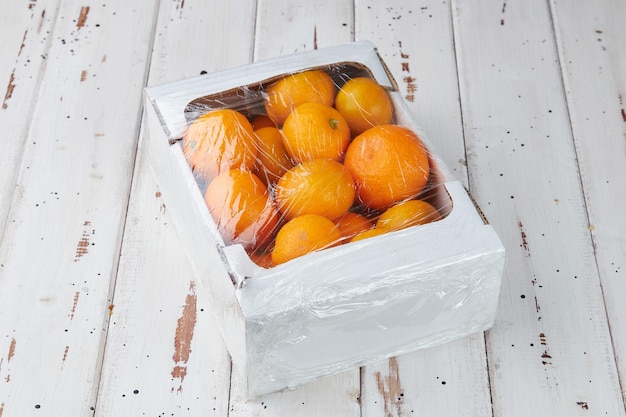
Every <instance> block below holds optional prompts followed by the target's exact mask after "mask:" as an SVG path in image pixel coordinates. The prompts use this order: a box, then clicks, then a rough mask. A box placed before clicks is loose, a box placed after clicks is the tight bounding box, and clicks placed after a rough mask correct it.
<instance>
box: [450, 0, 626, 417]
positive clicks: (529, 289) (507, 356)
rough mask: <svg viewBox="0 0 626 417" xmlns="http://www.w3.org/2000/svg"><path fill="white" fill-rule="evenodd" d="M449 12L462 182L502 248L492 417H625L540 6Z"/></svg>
mask: <svg viewBox="0 0 626 417" xmlns="http://www.w3.org/2000/svg"><path fill="white" fill-rule="evenodd" d="M453 12H454V21H455V39H456V48H457V57H458V61H459V79H460V88H461V100H462V108H463V123H464V129H465V143H466V149H467V163H468V171H469V178H470V185H471V189H472V191H473V193H474V195H475V197H476V199H477V201H478V203H479V204H480V205H481V207H483V209H484V211H485V213H486V215H487V217H488V218H489V219H490V221H491V223H492V224H493V226H494V228H496V230H497V231H498V232H499V234H500V236H501V238H502V239H503V241H504V244H505V246H506V247H507V249H508V252H507V259H508V262H507V268H506V272H505V276H504V281H503V288H502V297H501V307H500V309H499V311H498V316H497V318H496V323H495V325H494V328H493V329H492V330H491V331H489V332H488V333H487V354H488V363H489V374H490V384H491V392H492V402H493V410H494V415H496V416H500V415H501V416H508V415H532V416H555V415H568V416H584V415H588V414H589V413H592V414H593V415H611V416H621V415H624V405H623V402H622V395H621V391H620V387H619V384H618V374H617V369H616V363H615V357H614V354H613V350H612V346H611V337H610V329H609V326H608V322H607V316H606V311H605V308H604V302H603V294H602V288H601V286H600V280H599V277H598V271H597V264H596V259H595V257H594V250H593V245H592V241H591V235H590V232H589V223H588V217H587V212H586V209H585V201H584V195H583V190H582V188H581V180H580V175H579V170H578V165H577V158H576V149H575V145H574V140H573V137H572V127H571V125H570V118H569V112H568V107H567V102H566V99H565V91H564V84H563V80H562V77H561V67H560V62H559V56H558V53H557V47H556V42H555V36H554V31H553V24H552V20H551V12H550V9H549V3H547V2H544V1H529V2H524V4H523V5H522V4H518V3H508V2H505V3H500V4H496V3H495V2H479V3H472V5H471V6H470V5H469V3H467V2H462V1H455V2H454V7H453ZM530 19H532V25H530V24H529V23H530ZM479 20H480V21H481V22H482V23H481V25H479V26H478V27H477V26H476V24H475V22H477V21H479ZM487 39H489V40H494V39H498V42H490V43H489V47H488V48H487V47H485V40H487ZM513 51H514V53H513ZM570 88H572V89H574V88H575V86H571V87H570ZM598 128H600V127H598Z"/></svg>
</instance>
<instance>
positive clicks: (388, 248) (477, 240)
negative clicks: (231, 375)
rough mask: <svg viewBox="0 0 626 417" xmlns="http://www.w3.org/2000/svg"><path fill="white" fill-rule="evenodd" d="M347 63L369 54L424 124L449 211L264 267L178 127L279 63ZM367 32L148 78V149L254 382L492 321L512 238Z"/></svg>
mask: <svg viewBox="0 0 626 417" xmlns="http://www.w3.org/2000/svg"><path fill="white" fill-rule="evenodd" d="M337 63H344V64H345V63H351V64H355V65H358V66H360V67H364V68H365V69H367V70H368V72H369V73H370V74H371V75H372V76H373V77H374V78H376V80H377V81H378V82H379V83H380V84H381V85H383V86H385V87H386V88H388V89H389V90H390V96H391V97H392V100H393V103H394V111H395V115H396V119H397V120H396V121H397V123H399V124H402V125H406V126H408V127H410V128H411V129H413V130H414V131H416V132H418V134H419V135H420V138H422V140H423V141H424V143H425V144H426V146H427V148H428V149H429V152H430V153H431V157H432V160H433V162H434V165H435V169H434V175H436V176H437V177H438V179H439V180H440V181H441V182H442V184H443V187H445V189H444V188H442V193H441V197H440V198H442V199H448V201H449V202H450V201H451V203H450V204H447V207H448V212H447V213H445V214H446V215H445V217H444V218H443V219H442V220H440V221H437V222H435V223H431V224H427V225H422V226H418V227H413V228H409V229H405V230H403V231H398V232H394V233H389V234H386V235H382V236H378V237H375V238H370V239H367V240H364V241H360V242H354V243H350V244H346V245H342V246H338V247H334V248H331V249H326V250H324V251H320V252H315V253H311V254H308V255H306V256H303V257H300V258H297V259H294V260H292V261H290V262H288V263H285V264H282V265H279V266H275V267H273V268H270V269H264V268H261V267H259V266H257V265H255V264H254V263H253V262H252V261H251V260H250V259H249V258H248V256H247V255H246V253H245V251H244V249H243V248H242V247H241V246H239V245H231V246H225V245H224V242H223V240H222V238H221V237H220V236H219V233H217V228H216V226H215V223H214V222H213V220H212V218H211V216H210V214H209V212H208V209H207V208H206V205H205V203H204V200H203V198H202V194H201V192H200V189H199V188H198V185H197V183H196V180H195V178H194V176H193V174H192V173H191V170H190V169H189V167H188V165H187V162H186V160H185V158H184V156H183V153H182V150H181V147H180V145H179V144H178V143H177V142H176V140H175V139H177V138H179V137H180V135H181V134H182V132H183V131H184V129H185V127H186V125H187V123H188V122H187V119H186V118H185V109H186V108H187V107H188V105H189V103H191V102H192V101H194V100H196V99H199V98H202V97H205V96H208V95H212V94H216V93H219V92H222V91H227V90H230V89H233V88H237V87H240V86H246V85H252V84H258V83H261V82H263V81H266V80H268V79H271V78H273V77H276V76H280V75H281V74H285V73H291V72H295V71H298V70H303V69H307V68H319V67H324V66H328V65H334V64H337ZM396 90H397V88H396V84H395V82H394V80H393V79H392V77H391V76H390V75H389V73H388V71H387V70H386V67H385V65H384V63H383V62H382V61H381V59H380V57H379V56H378V54H377V53H376V50H375V48H374V47H373V45H372V44H370V43H368V42H358V43H351V44H346V45H341V46H338V47H332V48H326V49H321V50H315V51H310V52H304V53H299V54H295V55H292V56H287V57H281V58H277V59H274V60H268V61H263V62H258V63H255V64H251V65H248V66H244V67H239V68H236V69H233V70H229V71H224V72H219V73H214V74H209V75H206V76H201V77H196V78H191V79H188V80H182V81H179V82H175V83H170V84H166V85H160V86H155V87H150V88H148V89H146V114H147V126H148V137H147V138H146V149H147V151H148V154H149V159H150V163H151V166H152V169H153V170H154V174H155V176H156V179H157V181H158V183H159V186H160V189H161V190H162V198H163V200H164V202H165V204H166V205H167V207H168V208H169V210H170V213H172V217H173V220H174V222H175V224H176V227H177V231H178V233H179V234H180V236H181V242H183V245H184V247H185V250H186V252H187V253H188V255H189V258H190V261H191V264H192V266H193V268H194V270H195V273H196V274H197V276H198V277H199V278H200V281H201V282H202V283H203V286H204V289H205V290H206V292H207V293H208V294H209V296H210V299H211V301H212V307H213V308H212V312H213V314H214V316H215V318H216V321H217V323H218V327H219V328H220V330H221V333H222V336H223V338H224V340H225V343H226V345H227V347H228V349H229V352H230V354H231V356H232V359H233V362H234V364H235V365H236V367H235V369H237V370H238V371H239V372H240V374H241V375H239V377H240V378H242V379H243V381H244V386H245V387H246V389H247V395H248V396H250V397H254V396H258V395H260V394H264V393H268V392H272V391H277V390H281V389H284V388H291V387H295V386H298V385H300V384H302V383H305V382H307V381H311V380H313V379H315V378H318V377H320V376H322V375H328V374H332V373H336V372H339V371H342V370H345V369H349V368H353V367H357V366H361V365H364V364H367V363H371V362H373V361H377V360H380V359H384V358H389V357H392V356H397V355H400V354H403V353H408V352H412V351H415V350H418V349H422V348H427V347H432V346H435V345H438V344H441V343H444V342H447V341H450V340H454V339H458V338H461V337H464V336H466V335H469V334H472V333H475V332H480V331H483V330H486V329H488V328H489V327H490V326H491V325H492V323H493V321H494V319H495V313H496V308H497V304H498V298H499V291H500V280H501V276H502V271H503V267H504V247H503V246H502V244H501V243H500V240H499V239H498V237H497V236H496V235H495V232H494V231H493V229H492V227H491V226H490V225H488V224H487V223H486V221H485V219H484V218H483V217H482V215H481V213H480V212H479V211H478V209H477V208H476V207H475V205H474V204H473V202H472V200H471V198H470V197H469V195H468V194H467V193H466V191H465V189H464V187H463V186H462V185H461V184H460V183H459V182H458V181H456V180H455V179H454V178H452V177H451V175H450V174H449V171H448V169H447V168H446V167H445V165H444V164H443V163H442V161H441V160H439V159H438V158H437V157H436V155H437V153H436V150H435V146H434V144H433V143H431V142H430V141H429V140H428V138H427V137H426V136H425V135H424V134H423V132H421V131H420V129H419V127H418V126H417V124H416V123H415V121H414V120H413V118H412V117H411V115H410V114H409V112H408V111H407V108H406V105H405V103H404V101H403V99H402V97H401V96H400V94H399V93H398V92H397V91H396Z"/></svg>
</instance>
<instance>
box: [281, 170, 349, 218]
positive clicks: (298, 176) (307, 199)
mask: <svg viewBox="0 0 626 417" xmlns="http://www.w3.org/2000/svg"><path fill="white" fill-rule="evenodd" d="M274 200H275V202H276V206H277V207H278V210H279V211H280V212H281V213H282V214H283V215H284V217H285V219H287V220H291V219H293V218H294V217H296V216H300V215H302V214H319V215H321V216H324V217H326V218H328V219H330V220H335V219H337V218H339V217H341V216H342V215H344V214H345V213H346V212H347V211H348V209H349V208H350V206H352V203H353V202H354V181H353V180H352V176H351V175H350V172H349V171H348V169H347V168H346V167H344V166H343V165H342V164H340V163H339V162H336V161H332V160H329V159H313V160H310V161H306V162H303V163H301V164H299V165H296V166H295V167H293V168H291V169H290V170H289V171H287V172H286V173H285V174H284V175H283V176H282V177H281V178H280V179H279V180H278V183H277V184H276V189H275V190H274Z"/></svg>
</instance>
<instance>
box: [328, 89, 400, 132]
mask: <svg viewBox="0 0 626 417" xmlns="http://www.w3.org/2000/svg"><path fill="white" fill-rule="evenodd" d="M335 108H336V109H337V110H338V111H339V113H341V115H342V116H343V117H344V118H345V119H346V121H347V122H348V125H349V126H350V130H351V131H352V135H353V136H356V135H359V134H361V133H363V132H364V131H366V130H367V129H369V128H370V127H373V126H378V125H386V124H390V123H391V121H392V118H393V105H392V104H391V99H390V98H389V95H388V94H387V91H385V89H384V88H383V87H382V86H381V85H380V84H378V82H376V81H375V80H373V79H371V78H367V77H357V78H353V79H351V80H349V81H348V82H347V83H345V84H344V85H343V87H341V89H340V90H339V92H338V93H337V97H336V98H335Z"/></svg>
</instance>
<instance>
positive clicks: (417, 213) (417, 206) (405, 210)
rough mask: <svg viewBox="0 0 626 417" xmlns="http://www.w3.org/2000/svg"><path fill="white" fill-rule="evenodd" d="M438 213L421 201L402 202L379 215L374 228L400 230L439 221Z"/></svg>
mask: <svg viewBox="0 0 626 417" xmlns="http://www.w3.org/2000/svg"><path fill="white" fill-rule="evenodd" d="M440 218H441V215H440V214H439V211H437V209H436V208H435V207H433V206H432V205H431V204H429V203H427V202H426V201H423V200H407V201H402V202H400V203H398V204H396V205H394V206H391V207H389V208H388V209H387V210H386V211H385V212H384V213H383V214H381V215H380V217H379V218H378V221H377V222H376V228H382V229H386V230H400V229H406V228H407V227H411V226H417V225H419V224H426V223H430V222H432V221H435V220H439V219H440Z"/></svg>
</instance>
